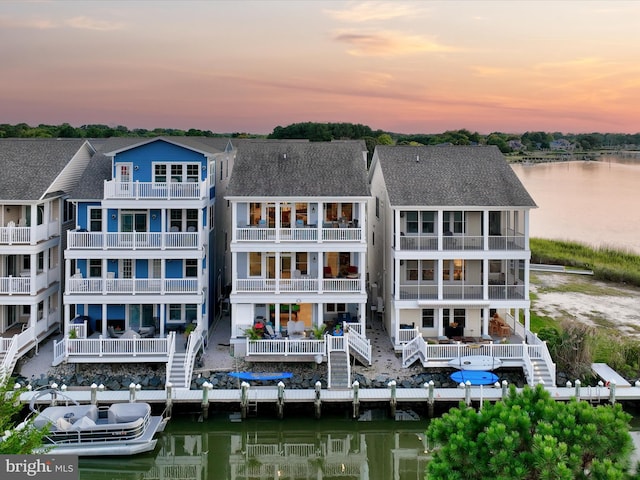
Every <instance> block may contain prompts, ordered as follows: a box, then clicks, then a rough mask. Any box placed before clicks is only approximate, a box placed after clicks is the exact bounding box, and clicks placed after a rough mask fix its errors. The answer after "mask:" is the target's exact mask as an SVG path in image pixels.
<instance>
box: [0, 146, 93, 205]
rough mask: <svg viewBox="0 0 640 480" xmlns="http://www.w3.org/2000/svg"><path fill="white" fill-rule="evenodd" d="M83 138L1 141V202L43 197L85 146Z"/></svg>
mask: <svg viewBox="0 0 640 480" xmlns="http://www.w3.org/2000/svg"><path fill="white" fill-rule="evenodd" d="M84 142H85V140H83V139H66V138H63V139H52V138H3V139H0V165H2V175H0V200H12V201H21V200H24V201H30V200H38V199H40V198H42V197H43V196H44V194H45V192H46V191H47V188H49V187H50V186H51V184H52V183H53V181H54V180H55V179H56V177H58V175H59V174H60V172H62V170H63V169H64V167H65V166H66V165H67V164H68V163H69V161H70V160H71V158H72V157H73V156H74V155H75V154H76V153H77V152H78V150H79V149H80V147H81V146H82V145H83V144H84Z"/></svg>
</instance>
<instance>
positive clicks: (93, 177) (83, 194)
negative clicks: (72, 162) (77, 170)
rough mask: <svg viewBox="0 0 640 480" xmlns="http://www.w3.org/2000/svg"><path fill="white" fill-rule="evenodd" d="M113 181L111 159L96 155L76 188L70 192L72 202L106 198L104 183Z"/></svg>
mask: <svg viewBox="0 0 640 480" xmlns="http://www.w3.org/2000/svg"><path fill="white" fill-rule="evenodd" d="M105 180H111V157H107V156H106V155H104V154H103V153H96V154H95V155H93V157H91V159H90V160H89V165H87V168H86V169H85V170H84V172H83V174H82V177H80V181H79V182H78V184H77V185H76V187H75V188H74V189H73V190H72V191H71V192H69V197H70V199H71V200H101V199H102V198H103V197H104V181H105Z"/></svg>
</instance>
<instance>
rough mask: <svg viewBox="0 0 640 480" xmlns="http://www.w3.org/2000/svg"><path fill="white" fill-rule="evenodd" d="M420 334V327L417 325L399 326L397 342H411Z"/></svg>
mask: <svg viewBox="0 0 640 480" xmlns="http://www.w3.org/2000/svg"><path fill="white" fill-rule="evenodd" d="M419 335H420V333H419V332H418V329H417V328H416V327H413V328H399V329H398V330H397V331H396V343H399V344H403V343H409V342H410V341H412V340H413V339H414V338H416V337H417V336H419Z"/></svg>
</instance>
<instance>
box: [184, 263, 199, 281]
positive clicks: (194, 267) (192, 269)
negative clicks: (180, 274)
mask: <svg viewBox="0 0 640 480" xmlns="http://www.w3.org/2000/svg"><path fill="white" fill-rule="evenodd" d="M184 276H185V277H188V278H193V277H197V276H198V260H197V259H195V258H188V259H185V261H184Z"/></svg>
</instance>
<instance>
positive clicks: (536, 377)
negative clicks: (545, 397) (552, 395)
mask: <svg viewBox="0 0 640 480" xmlns="http://www.w3.org/2000/svg"><path fill="white" fill-rule="evenodd" d="M531 364H532V365H533V378H527V381H528V383H529V385H532V386H533V385H537V384H539V383H540V381H542V382H543V383H544V386H545V387H554V386H555V385H556V379H555V378H551V373H550V372H549V367H548V366H547V363H546V362H545V361H544V360H543V359H542V358H532V359H531Z"/></svg>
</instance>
